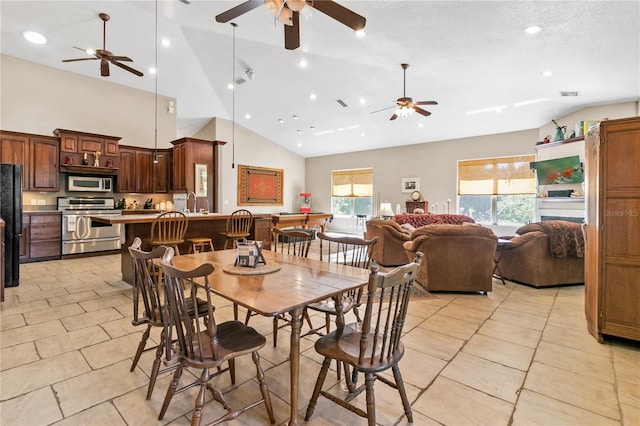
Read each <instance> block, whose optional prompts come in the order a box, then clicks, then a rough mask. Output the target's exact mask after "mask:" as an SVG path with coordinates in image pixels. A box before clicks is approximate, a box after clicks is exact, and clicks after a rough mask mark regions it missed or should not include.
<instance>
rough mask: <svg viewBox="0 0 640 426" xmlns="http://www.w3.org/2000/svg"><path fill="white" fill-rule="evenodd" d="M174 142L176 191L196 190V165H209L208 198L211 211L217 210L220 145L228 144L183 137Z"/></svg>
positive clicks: (174, 183) (174, 186)
mask: <svg viewBox="0 0 640 426" xmlns="http://www.w3.org/2000/svg"><path fill="white" fill-rule="evenodd" d="M171 143H172V144H173V147H174V148H173V190H174V191H175V192H180V193H184V192H191V191H195V165H196V164H203V165H206V166H207V188H208V191H207V200H208V202H209V206H211V207H210V211H212V212H216V211H217V209H216V206H217V203H216V200H217V199H216V186H217V179H216V176H217V173H216V165H217V163H218V161H217V157H218V147H219V146H221V145H224V144H226V142H222V141H208V140H203V139H195V138H182V139H178V140H175V141H172V142H171Z"/></svg>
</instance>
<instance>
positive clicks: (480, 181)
mask: <svg viewBox="0 0 640 426" xmlns="http://www.w3.org/2000/svg"><path fill="white" fill-rule="evenodd" d="M532 161H535V155H521V156H517V157H500V158H485V159H480V160H460V161H458V195H512V194H535V193H536V182H535V173H533V171H532V170H531V169H530V167H529V163H530V162H532Z"/></svg>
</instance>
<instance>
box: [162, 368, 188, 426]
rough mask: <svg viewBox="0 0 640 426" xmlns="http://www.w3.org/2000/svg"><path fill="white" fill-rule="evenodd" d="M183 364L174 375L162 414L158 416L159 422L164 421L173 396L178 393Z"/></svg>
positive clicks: (163, 404)
mask: <svg viewBox="0 0 640 426" xmlns="http://www.w3.org/2000/svg"><path fill="white" fill-rule="evenodd" d="M183 368H184V367H183V365H182V363H180V364H178V368H176V371H175V372H174V373H173V378H172V379H171V383H169V387H168V388H167V394H166V395H165V397H164V402H163V403H162V408H161V409H160V414H159V415H158V420H162V418H163V417H164V414H165V413H166V412H167V408H169V403H170V402H171V399H172V398H173V394H175V393H176V389H177V388H178V383H179V382H180V376H182V369H183Z"/></svg>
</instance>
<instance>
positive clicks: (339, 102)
mask: <svg viewBox="0 0 640 426" xmlns="http://www.w3.org/2000/svg"><path fill="white" fill-rule="evenodd" d="M336 102H337V103H338V104H340V106H342V107H343V108H346V107H347V104H345V103H344V101H343V100H342V99H338V100H337V101H336Z"/></svg>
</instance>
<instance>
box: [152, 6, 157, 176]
mask: <svg viewBox="0 0 640 426" xmlns="http://www.w3.org/2000/svg"><path fill="white" fill-rule="evenodd" d="M155 43H156V50H155V52H156V57H155V65H154V66H155V69H156V73H155V76H154V77H155V104H154V105H155V114H154V115H155V121H154V125H153V130H154V133H153V162H154V164H158V0H156V39H155Z"/></svg>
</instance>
